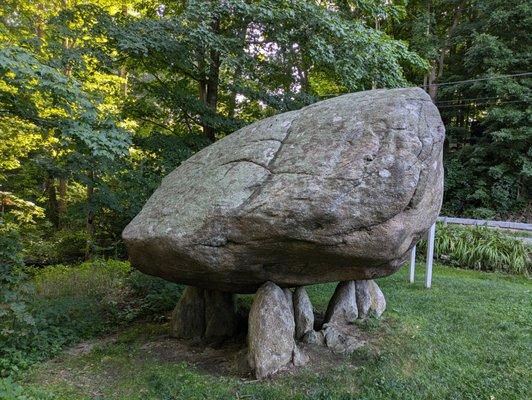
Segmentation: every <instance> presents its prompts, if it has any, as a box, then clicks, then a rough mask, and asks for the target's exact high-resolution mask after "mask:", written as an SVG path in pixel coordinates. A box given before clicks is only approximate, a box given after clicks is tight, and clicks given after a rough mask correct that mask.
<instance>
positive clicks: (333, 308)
mask: <svg viewBox="0 0 532 400" xmlns="http://www.w3.org/2000/svg"><path fill="white" fill-rule="evenodd" d="M357 317H358V308H357V301H356V285H355V281H344V282H340V283H339V284H338V286H336V290H335V291H334V294H333V296H332V298H331V300H330V301H329V305H328V307H327V312H326V313H325V323H328V324H340V325H342V324H351V323H353V322H355V320H356V319H357Z"/></svg>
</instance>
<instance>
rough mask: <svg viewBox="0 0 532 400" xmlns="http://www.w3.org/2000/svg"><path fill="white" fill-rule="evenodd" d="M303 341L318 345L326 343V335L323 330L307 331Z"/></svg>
mask: <svg viewBox="0 0 532 400" xmlns="http://www.w3.org/2000/svg"><path fill="white" fill-rule="evenodd" d="M301 341H302V342H303V343H307V344H314V345H317V346H323V345H325V337H324V335H323V332H322V331H319V332H316V331H314V330H312V331H310V332H307V333H306V334H305V336H303V338H302V339H301Z"/></svg>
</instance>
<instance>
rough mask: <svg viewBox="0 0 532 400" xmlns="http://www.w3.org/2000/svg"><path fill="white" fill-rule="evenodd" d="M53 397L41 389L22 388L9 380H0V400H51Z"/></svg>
mask: <svg viewBox="0 0 532 400" xmlns="http://www.w3.org/2000/svg"><path fill="white" fill-rule="evenodd" d="M53 398H54V397H53V396H52V395H51V394H50V393H46V392H45V391H44V390H42V389H34V388H24V387H22V386H20V385H19V384H17V383H15V382H13V381H12V380H11V379H10V378H3V379H2V378H0V399H2V400H47V399H50V400H52V399H53Z"/></svg>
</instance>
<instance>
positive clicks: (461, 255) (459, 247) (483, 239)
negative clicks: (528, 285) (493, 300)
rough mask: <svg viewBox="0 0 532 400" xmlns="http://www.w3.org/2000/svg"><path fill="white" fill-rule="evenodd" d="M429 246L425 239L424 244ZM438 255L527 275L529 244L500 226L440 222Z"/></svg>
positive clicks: (450, 261)
mask: <svg viewBox="0 0 532 400" xmlns="http://www.w3.org/2000/svg"><path fill="white" fill-rule="evenodd" d="M425 247H426V242H424V241H423V242H422V244H421V248H422V249H424V248H425ZM434 253H435V256H436V257H437V258H438V259H440V260H441V261H442V262H444V263H448V264H451V265H455V266H458V267H462V268H469V269H477V270H482V271H501V272H506V273H513V274H525V275H528V274H529V273H530V272H531V263H530V247H529V246H527V245H526V244H525V243H524V242H523V241H521V240H518V239H514V238H512V237H510V236H508V235H506V234H504V233H503V232H502V231H500V230H496V229H490V228H487V227H483V226H479V227H464V226H459V225H451V224H449V225H445V224H440V223H438V226H437V229H436V239H435V243H434Z"/></svg>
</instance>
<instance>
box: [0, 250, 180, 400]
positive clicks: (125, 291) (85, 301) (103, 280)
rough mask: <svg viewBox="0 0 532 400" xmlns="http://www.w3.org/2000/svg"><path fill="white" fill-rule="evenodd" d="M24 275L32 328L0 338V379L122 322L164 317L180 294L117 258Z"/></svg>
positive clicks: (29, 270) (17, 288)
mask: <svg viewBox="0 0 532 400" xmlns="http://www.w3.org/2000/svg"><path fill="white" fill-rule="evenodd" d="M26 271H27V273H28V275H30V276H32V277H33V283H34V285H35V288H36V290H35V293H34V295H32V296H30V297H29V298H28V304H27V307H28V312H29V313H31V316H32V325H31V326H28V327H27V329H16V330H15V329H11V330H10V332H12V334H11V335H9V336H5V337H4V338H3V341H2V343H1V346H0V376H5V375H11V374H13V373H16V372H17V371H19V370H20V369H25V368H27V367H28V366H30V365H31V364H33V363H35V362H38V361H40V360H43V359H46V358H49V357H52V356H54V355H55V354H57V353H58V352H59V351H61V349H62V348H64V347H65V346H68V345H70V344H72V343H75V342H78V341H80V340H83V339H86V338H90V337H93V336H95V335H98V334H101V333H104V332H111V331H116V330H117V329H118V328H119V327H120V326H123V324H124V323H126V322H130V321H132V320H135V319H138V318H149V319H152V320H161V319H164V318H166V314H167V311H169V310H170V309H172V308H173V307H174V306H175V304H176V302H177V300H178V299H179V296H180V294H181V291H182V288H181V287H180V286H179V285H176V284H173V283H170V282H167V281H164V280H162V279H159V278H155V277H151V276H148V275H144V274H142V273H140V272H138V271H132V270H131V267H130V265H129V263H127V262H123V261H117V260H95V261H92V262H85V263H82V264H79V265H76V266H68V265H62V264H59V265H54V266H49V267H45V268H40V269H39V268H36V267H31V268H30V267H28V268H26ZM12 288H13V291H14V293H19V291H20V290H21V286H19V285H17V284H15V285H14V286H13V287H12ZM28 315H29V314H28ZM0 398H1V397H0Z"/></svg>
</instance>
